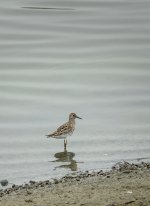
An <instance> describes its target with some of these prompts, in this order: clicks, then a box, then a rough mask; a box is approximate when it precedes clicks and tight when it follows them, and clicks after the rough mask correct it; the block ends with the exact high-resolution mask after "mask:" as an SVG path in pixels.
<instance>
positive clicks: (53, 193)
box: [0, 162, 150, 206]
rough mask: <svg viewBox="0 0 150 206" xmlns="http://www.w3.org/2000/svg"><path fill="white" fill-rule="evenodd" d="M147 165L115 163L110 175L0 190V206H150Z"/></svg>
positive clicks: (77, 176)
mask: <svg viewBox="0 0 150 206" xmlns="http://www.w3.org/2000/svg"><path fill="white" fill-rule="evenodd" d="M149 194H150V163H148V162H147V163H146V162H141V163H139V164H130V163H128V162H123V163H117V164H116V165H114V167H113V168H112V170H111V171H108V172H103V171H102V170H100V171H96V172H95V171H86V172H84V173H77V174H74V175H69V176H65V177H63V178H61V179H53V180H46V181H40V182H35V181H30V182H29V183H28V184H25V185H12V187H11V188H8V189H5V190H0V206H9V205H11V206H26V205H31V206H40V205H42V206H48V205H52V206H53V205H55V206H56V205H63V206H65V205H89V206H90V205H93V206H94V205H103V206H104V205H107V206H116V205H139V206H142V205H150V195H149Z"/></svg>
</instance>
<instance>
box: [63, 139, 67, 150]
mask: <svg viewBox="0 0 150 206" xmlns="http://www.w3.org/2000/svg"><path fill="white" fill-rule="evenodd" d="M66 146H67V142H66V139H64V150H66Z"/></svg>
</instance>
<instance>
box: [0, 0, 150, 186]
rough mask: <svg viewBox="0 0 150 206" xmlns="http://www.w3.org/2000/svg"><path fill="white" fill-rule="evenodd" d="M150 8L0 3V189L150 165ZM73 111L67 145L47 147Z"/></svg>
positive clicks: (141, 2)
mask: <svg viewBox="0 0 150 206" xmlns="http://www.w3.org/2000/svg"><path fill="white" fill-rule="evenodd" d="M149 10H150V1H146V0H137V1H136V0H131V1H125V0H118V1H115V0H112V1H110V0H105V1H102V0H95V1H85V0H83V1H80V0H79V1H74V0H71V1H64V0H61V1H60V0H55V1H51V0H49V1H48V0H45V1H43V0H41V1H40V0H30V1H29V0H21V1H17V0H7V1H4V0H1V7H0V25H1V26H0V180H1V179H8V181H9V182H10V183H19V184H20V183H24V182H27V181H29V180H31V179H32V180H39V179H42V180H44V179H48V178H52V177H60V176H62V175H65V174H68V173H70V172H74V171H82V170H87V169H89V170H91V169H109V168H110V167H111V166H112V165H113V164H115V163H116V162H118V161H122V160H127V161H136V160H137V159H138V158H143V159H150V12H149ZM70 112H76V113H77V114H78V115H79V116H81V117H82V118H83V120H77V125H76V131H75V133H74V134H73V136H72V137H71V138H70V139H69V140H68V148H67V152H64V151H63V141H62V140H55V139H47V138H46V137H45V134H48V133H50V132H51V131H54V130H55V129H56V128H57V127H58V126H59V125H61V124H62V123H64V122H65V121H67V120H68V114H69V113H70Z"/></svg>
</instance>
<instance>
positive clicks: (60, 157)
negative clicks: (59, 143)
mask: <svg viewBox="0 0 150 206" xmlns="http://www.w3.org/2000/svg"><path fill="white" fill-rule="evenodd" d="M74 156H75V153H73V152H67V150H66V149H65V148H64V152H58V153H56V154H55V155H54V157H55V158H56V160H54V161H52V162H62V163H69V164H62V165H60V166H57V167H55V169H57V168H66V169H70V170H71V171H77V162H76V161H75V160H73V158H74Z"/></svg>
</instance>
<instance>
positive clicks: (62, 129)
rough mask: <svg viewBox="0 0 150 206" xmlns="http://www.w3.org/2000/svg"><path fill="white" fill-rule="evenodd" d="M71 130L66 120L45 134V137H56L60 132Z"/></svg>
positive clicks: (64, 132)
mask: <svg viewBox="0 0 150 206" xmlns="http://www.w3.org/2000/svg"><path fill="white" fill-rule="evenodd" d="M71 131H72V128H71V127H70V124H68V122H66V123H65V124H63V125H61V126H60V127H58V129H57V130H56V131H55V132H53V133H52V134H49V135H47V137H57V136H61V135H62V134H67V133H70V132H71Z"/></svg>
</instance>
